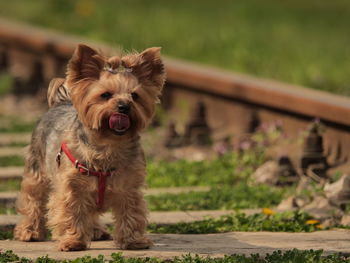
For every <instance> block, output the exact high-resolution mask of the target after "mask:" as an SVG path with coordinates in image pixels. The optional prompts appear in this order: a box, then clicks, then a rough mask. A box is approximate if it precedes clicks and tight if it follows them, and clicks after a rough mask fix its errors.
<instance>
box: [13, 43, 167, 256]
mask: <svg viewBox="0 0 350 263" xmlns="http://www.w3.org/2000/svg"><path fill="white" fill-rule="evenodd" d="M118 69H127V70H118ZM164 81H165V73H164V66H163V63H162V61H161V58H160V48H149V49H147V50H145V51H144V52H142V53H140V54H129V55H126V56H122V57H117V56H115V57H111V58H105V57H103V56H102V55H101V54H100V53H99V52H97V51H96V50H94V49H92V48H90V47H88V46H85V45H79V46H78V47H77V49H76V50H75V52H74V54H73V57H72V58H71V60H70V62H69V64H68V68H67V76H66V80H65V81H58V82H59V83H60V85H51V86H50V88H49V91H48V99H49V106H50V107H51V108H50V109H49V111H48V112H47V113H46V114H45V115H44V116H43V118H42V119H41V121H40V122H39V123H38V125H37V127H36V129H35V130H34V132H33V136H32V141H31V145H30V149H29V154H28V156H27V159H26V165H25V172H24V178H23V181H22V185H21V193H20V196H19V200H18V203H17V210H18V212H19V213H21V214H22V215H23V219H22V221H21V223H20V224H18V225H17V226H16V228H15V237H16V239H18V240H22V241H37V240H44V239H45V237H46V226H48V227H49V228H50V229H51V230H52V237H53V239H54V240H58V247H59V249H60V250H62V251H71V250H83V249H86V248H87V247H88V245H89V242H90V241H91V240H98V239H106V238H108V237H109V234H108V233H107V232H106V230H104V228H103V227H102V226H101V225H100V223H99V221H98V217H99V215H100V214H101V213H103V212H105V211H106V210H107V209H109V208H110V209H111V210H112V214H113V218H114V226H115V233H114V235H113V239H114V240H115V243H116V245H117V247H120V248H122V249H142V248H148V247H150V246H151V245H152V241H150V240H149V239H148V238H147V237H145V236H144V233H145V227H146V225H147V217H146V216H147V207H146V203H145V201H144V199H143V194H142V188H143V186H144V184H145V176H146V170H145V159H144V155H143V151H142V148H141V146H140V142H139V132H140V131H141V130H142V129H144V128H145V127H146V126H147V125H148V124H149V123H150V121H151V119H152V117H153V114H154V111H155V104H156V103H157V102H158V100H159V96H160V94H161V90H162V88H163V85H164ZM62 82H64V85H61V84H62ZM54 84H55V83H54ZM120 105H122V106H120ZM120 109H122V110H123V116H124V117H123V118H124V122H125V118H127V121H128V122H129V124H130V125H129V126H127V127H123V125H122V124H115V125H117V129H114V128H113V125H112V127H111V124H110V123H111V118H112V117H111V116H113V115H116V116H117V117H115V118H119V119H118V120H119V121H120V118H121V117H119V115H118V114H119V113H118V112H120ZM125 115H127V117H125ZM114 122H115V120H114ZM112 124H113V120H112ZM118 125H119V126H118ZM120 125H121V126H120ZM124 126H125V125H124ZM62 141H65V142H66V143H67V146H68V148H69V149H70V151H71V153H72V155H74V157H75V158H76V159H78V160H79V162H80V163H84V164H85V165H86V166H87V167H89V169H91V170H94V171H103V172H110V176H108V177H107V182H106V191H105V202H104V205H103V206H102V207H99V206H98V205H97V204H96V196H97V192H98V184H97V178H96V177H95V176H88V175H86V174H82V173H80V172H79V170H78V169H76V167H75V166H74V164H73V163H72V162H71V161H70V160H69V159H68V158H67V156H66V155H64V154H63V155H62V156H61V161H60V163H57V162H56V155H57V153H58V152H59V151H60V147H61V142H62Z"/></svg>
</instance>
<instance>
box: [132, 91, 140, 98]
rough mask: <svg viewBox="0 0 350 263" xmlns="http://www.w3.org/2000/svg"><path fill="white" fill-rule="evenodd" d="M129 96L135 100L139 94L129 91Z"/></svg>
mask: <svg viewBox="0 0 350 263" xmlns="http://www.w3.org/2000/svg"><path fill="white" fill-rule="evenodd" d="M131 97H132V99H133V100H137V99H138V98H139V94H137V93H136V92H133V93H131Z"/></svg>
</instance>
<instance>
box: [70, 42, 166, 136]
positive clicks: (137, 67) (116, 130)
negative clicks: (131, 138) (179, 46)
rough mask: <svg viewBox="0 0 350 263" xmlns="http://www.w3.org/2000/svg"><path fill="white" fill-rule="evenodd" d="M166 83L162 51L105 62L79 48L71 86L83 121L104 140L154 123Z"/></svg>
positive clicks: (87, 49) (98, 56)
mask: <svg viewBox="0 0 350 263" xmlns="http://www.w3.org/2000/svg"><path fill="white" fill-rule="evenodd" d="M164 81H165V72H164V65H163V63H162V61H161V58H160V48H149V49H146V50H145V51H143V52H142V53H140V54H130V55H126V56H123V57H111V58H109V59H106V58H104V57H103V56H102V55H101V54H99V53H98V52H97V51H95V50H94V49H92V48H90V47H88V46H85V45H79V46H78V47H77V49H76V50H75V52H74V54H73V57H72V58H71V60H70V62H69V63H68V69H67V85H68V89H69V92H70V96H71V99H72V102H73V106H74V107H75V108H76V110H77V112H78V116H79V119H80V121H81V122H82V123H83V125H85V126H86V127H88V128H89V129H92V130H96V131H98V132H101V133H103V136H121V135H127V134H129V135H133V134H135V133H137V132H138V131H140V130H141V129H143V128H145V127H146V126H147V125H148V124H149V123H150V121H151V119H152V117H153V114H154V111H155V104H156V103H157V102H158V101H159V96H160V94H161V90H162V88H163V85H164Z"/></svg>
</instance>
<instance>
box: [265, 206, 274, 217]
mask: <svg viewBox="0 0 350 263" xmlns="http://www.w3.org/2000/svg"><path fill="white" fill-rule="evenodd" d="M262 212H263V214H264V215H267V216H269V215H274V214H276V212H275V211H273V210H272V209H270V208H263V210H262Z"/></svg>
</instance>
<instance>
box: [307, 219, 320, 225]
mask: <svg viewBox="0 0 350 263" xmlns="http://www.w3.org/2000/svg"><path fill="white" fill-rule="evenodd" d="M319 223H320V221H318V220H316V219H310V220H307V221H306V224H307V225H316V224H319Z"/></svg>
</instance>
